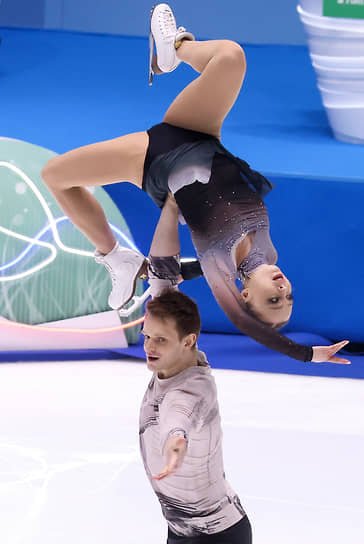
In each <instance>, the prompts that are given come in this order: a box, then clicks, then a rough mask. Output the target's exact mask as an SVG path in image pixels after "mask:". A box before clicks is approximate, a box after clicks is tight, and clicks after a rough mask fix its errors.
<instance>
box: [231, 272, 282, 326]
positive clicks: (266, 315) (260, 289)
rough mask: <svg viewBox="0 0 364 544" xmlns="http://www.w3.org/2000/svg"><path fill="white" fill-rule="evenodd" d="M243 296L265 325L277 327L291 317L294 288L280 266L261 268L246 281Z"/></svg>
mask: <svg viewBox="0 0 364 544" xmlns="http://www.w3.org/2000/svg"><path fill="white" fill-rule="evenodd" d="M241 294H242V297H243V299H244V301H245V302H247V303H249V305H250V307H251V309H252V311H253V313H254V315H255V316H256V317H257V318H258V319H260V320H261V321H264V322H265V323H270V324H271V325H272V326H277V325H278V324H280V323H285V322H286V321H288V320H289V318H290V317H291V314H292V305H293V297H292V286H291V283H290V281H289V280H288V279H287V278H286V276H285V275H284V274H283V272H282V271H281V270H280V268H278V266H275V265H270V264H263V265H262V266H259V267H258V268H257V269H256V270H254V272H253V273H252V275H251V277H250V278H247V279H246V280H245V282H244V289H243V291H242V293H241Z"/></svg>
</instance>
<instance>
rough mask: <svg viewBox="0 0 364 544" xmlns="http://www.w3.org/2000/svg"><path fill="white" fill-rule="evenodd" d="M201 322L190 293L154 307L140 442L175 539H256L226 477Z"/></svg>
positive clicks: (148, 325)
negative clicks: (199, 345)
mask: <svg viewBox="0 0 364 544" xmlns="http://www.w3.org/2000/svg"><path fill="white" fill-rule="evenodd" d="M200 328H201V321H200V315H199V311H198V308H197V306H196V304H195V303H194V302H193V301H192V300H191V299H190V298H189V297H188V296H187V295H185V294H183V293H181V292H178V291H174V290H165V291H163V293H162V294H160V295H159V296H157V297H155V298H154V299H152V300H150V301H149V302H148V303H147V306H146V317H145V322H144V328H143V334H144V349H145V353H146V357H147V365H148V368H149V369H150V370H152V371H153V377H152V379H151V381H150V383H149V385H148V388H147V391H146V393H145V395H144V399H143V402H142V406H141V410H140V431H139V434H140V448H141V454H142V458H143V462H144V466H145V470H146V473H147V476H148V478H149V480H150V482H151V485H152V487H153V489H154V491H155V493H156V495H157V497H158V500H159V502H160V504H161V507H162V512H163V515H164V517H165V519H166V520H167V523H168V540H167V544H177V543H181V544H205V543H206V544H208V543H210V544H251V542H252V534H251V526H250V522H249V519H248V517H247V515H246V513H245V511H244V509H243V508H242V506H241V504H240V501H239V497H238V496H237V494H236V493H235V492H234V491H233V490H232V489H231V487H230V485H229V484H228V482H227V481H226V479H225V473H224V468H223V459H222V431H221V423H220V415H219V407H218V402H217V395H216V386H215V381H214V378H213V376H212V375H211V368H210V366H209V364H208V362H207V360H206V357H205V354H204V353H203V352H201V351H199V350H198V348H197V344H196V342H197V338H198V335H199V333H200Z"/></svg>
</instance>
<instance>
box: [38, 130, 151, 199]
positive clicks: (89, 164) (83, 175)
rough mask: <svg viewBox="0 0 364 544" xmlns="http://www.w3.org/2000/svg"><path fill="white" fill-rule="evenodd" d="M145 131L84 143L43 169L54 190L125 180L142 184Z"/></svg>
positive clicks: (146, 143)
mask: <svg viewBox="0 0 364 544" xmlns="http://www.w3.org/2000/svg"><path fill="white" fill-rule="evenodd" d="M148 142H149V137H148V134H147V132H135V133H133V134H127V135H126V136H120V137H119V138H114V139H113V140H106V141H104V142H98V143H96V144H90V145H86V146H84V147H79V148H78V149H73V150H72V151H68V152H67V153H64V154H63V155H59V156H57V157H54V158H53V159H51V160H50V161H49V162H48V163H47V164H46V166H45V167H44V169H43V171H42V177H43V179H44V181H45V182H46V183H47V184H48V185H53V186H54V187H55V188H57V189H61V190H62V189H69V188H71V187H92V186H97V185H108V184H112V183H118V182H121V181H128V182H130V183H133V184H134V185H137V186H138V187H140V188H141V187H142V181H143V168H144V160H145V155H146V152H147V149H148Z"/></svg>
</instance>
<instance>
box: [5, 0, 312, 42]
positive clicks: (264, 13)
mask: <svg viewBox="0 0 364 544" xmlns="http://www.w3.org/2000/svg"><path fill="white" fill-rule="evenodd" d="M155 3H157V2H153V0H138V1H137V2H130V1H129V0H32V1H31V2H30V1H29V0H2V2H1V1H0V25H2V26H8V25H11V26H25V27H33V28H45V29H62V30H76V31H82V32H102V33H106V34H124V35H129V36H145V35H146V34H147V32H148V14H149V12H150V9H151V7H152V6H153V5H154V4H155ZM169 4H170V5H171V6H172V7H173V9H174V11H175V14H176V18H177V21H178V24H182V25H183V26H185V27H190V28H194V29H195V30H194V31H195V32H198V35H199V36H203V37H205V38H207V37H211V36H213V37H215V38H230V39H233V40H237V41H240V42H244V43H286V44H296V45H297V44H303V43H305V37H304V31H303V28H302V25H301V23H300V21H299V19H298V16H297V13H296V2H295V1H294V0H275V1H274V2H271V1H269V0H259V1H258V0H255V1H251V0H227V1H225V2H221V1H219V0H198V2H196V1H195V0H184V1H183V2H182V1H181V0H171V1H170V2H169ZM196 22H198V28H196V26H197V25H196Z"/></svg>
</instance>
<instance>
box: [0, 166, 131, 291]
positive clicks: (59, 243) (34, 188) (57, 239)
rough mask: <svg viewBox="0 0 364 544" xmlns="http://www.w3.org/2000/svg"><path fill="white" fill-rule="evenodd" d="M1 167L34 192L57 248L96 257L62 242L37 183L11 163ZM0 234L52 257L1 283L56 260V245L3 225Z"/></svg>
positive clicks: (2, 277)
mask: <svg viewBox="0 0 364 544" xmlns="http://www.w3.org/2000/svg"><path fill="white" fill-rule="evenodd" d="M0 166H3V167H5V168H8V170H12V171H13V172H14V173H15V174H17V175H18V176H19V177H20V178H21V179H22V180H23V181H24V182H25V183H26V184H27V185H28V187H29V188H30V189H31V190H32V191H33V193H34V194H35V196H36V197H37V198H38V200H39V202H40V204H41V206H42V208H43V210H44V212H45V214H46V216H47V218H48V221H49V228H50V229H51V231H52V234H53V238H54V241H55V243H56V244H57V246H58V247H59V249H61V250H62V251H65V252H67V253H73V254H76V255H80V256H82V257H94V254H93V252H91V251H84V250H82V249H75V248H72V247H69V246H66V245H65V244H64V243H63V242H62V241H61V239H60V237H59V233H58V228H57V222H58V220H56V219H55V218H54V217H53V215H52V212H51V210H50V208H49V206H48V204H47V202H46V201H45V199H44V197H43V195H42V193H41V192H40V191H39V189H38V188H37V186H36V185H35V183H34V182H33V181H32V180H31V179H30V178H29V177H28V176H27V175H26V174H25V173H24V172H23V171H22V170H20V168H18V167H17V166H14V165H13V164H11V163H9V162H6V161H0ZM113 230H116V231H117V232H118V233H119V234H121V235H122V237H123V238H124V239H125V240H126V241H127V242H128V244H129V246H130V247H133V249H135V250H137V248H136V247H135V245H134V244H133V243H132V242H131V241H130V240H129V239H128V238H127V237H126V236H125V234H124V233H122V232H121V231H119V229H116V228H113ZM0 232H3V233H4V234H6V235H8V236H12V237H14V238H18V239H19V240H24V241H26V242H31V243H32V245H37V246H42V247H46V248H47V249H49V250H50V251H51V255H50V257H49V258H48V259H46V260H45V261H43V262H42V263H40V264H38V265H36V266H34V267H33V268H30V269H29V270H26V271H25V272H21V273H19V274H13V275H11V276H1V277H0V282H5V281H14V280H18V279H21V278H25V277H27V276H30V275H31V274H34V273H35V272H38V271H39V270H41V269H42V268H44V267H46V266H47V265H49V264H50V263H51V262H53V261H54V260H55V258H56V256H57V249H56V248H55V247H54V245H52V244H48V243H46V242H40V241H39V239H38V238H30V237H28V236H24V235H23V234H19V233H16V232H14V231H11V230H9V229H6V228H5V227H2V226H1V225H0Z"/></svg>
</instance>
